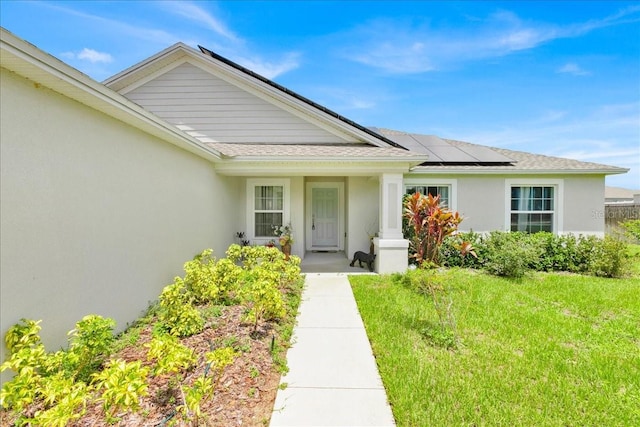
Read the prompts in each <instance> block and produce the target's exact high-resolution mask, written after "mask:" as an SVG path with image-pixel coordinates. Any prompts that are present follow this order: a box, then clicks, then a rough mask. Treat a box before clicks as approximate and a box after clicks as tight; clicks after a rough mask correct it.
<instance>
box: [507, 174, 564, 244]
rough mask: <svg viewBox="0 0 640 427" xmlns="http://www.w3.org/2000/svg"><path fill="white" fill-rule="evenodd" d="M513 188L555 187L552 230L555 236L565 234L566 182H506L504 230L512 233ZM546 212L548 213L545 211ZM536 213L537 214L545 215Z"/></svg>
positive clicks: (516, 179)
mask: <svg viewBox="0 0 640 427" xmlns="http://www.w3.org/2000/svg"><path fill="white" fill-rule="evenodd" d="M511 187H554V191H553V222H552V225H551V227H552V230H551V232H552V233H553V234H562V233H563V218H564V180H562V179H537V178H535V179H534V178H530V179H527V178H513V179H506V180H505V191H504V200H505V205H504V207H505V214H504V229H505V231H511V214H512V211H511ZM544 212H546V211H544ZM544 212H536V213H544Z"/></svg>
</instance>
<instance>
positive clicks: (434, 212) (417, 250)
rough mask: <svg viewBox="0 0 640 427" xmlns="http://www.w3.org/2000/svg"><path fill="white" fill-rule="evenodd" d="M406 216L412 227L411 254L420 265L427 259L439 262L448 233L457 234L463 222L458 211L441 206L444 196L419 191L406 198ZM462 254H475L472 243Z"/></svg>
mask: <svg viewBox="0 0 640 427" xmlns="http://www.w3.org/2000/svg"><path fill="white" fill-rule="evenodd" d="M404 218H406V219H407V221H408V226H409V227H410V228H411V231H412V233H411V235H410V236H409V237H410V244H411V252H412V254H411V256H412V257H413V258H415V260H416V262H417V263H418V265H422V264H423V263H424V262H427V263H432V264H436V265H438V264H439V259H440V247H441V246H442V243H443V241H444V239H445V238H446V237H447V236H451V235H453V234H454V233H455V232H456V231H457V230H458V225H459V224H460V223H461V222H462V217H461V216H460V215H459V214H458V212H452V211H450V210H449V209H447V208H446V207H443V206H440V195H437V196H435V197H434V196H433V195H431V194H429V195H427V196H423V195H422V194H420V193H419V192H416V193H414V194H413V195H409V196H407V197H406V198H405V203H404ZM460 250H461V253H464V254H465V255H466V254H475V253H474V252H473V247H472V246H470V244H469V243H466V242H465V243H463V244H462V246H461V247H460Z"/></svg>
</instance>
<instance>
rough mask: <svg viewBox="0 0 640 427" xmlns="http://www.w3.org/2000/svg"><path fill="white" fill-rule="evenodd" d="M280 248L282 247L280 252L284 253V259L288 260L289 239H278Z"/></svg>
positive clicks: (289, 251)
mask: <svg viewBox="0 0 640 427" xmlns="http://www.w3.org/2000/svg"><path fill="white" fill-rule="evenodd" d="M280 248H281V249H282V253H283V254H284V259H286V260H288V259H289V257H290V256H291V240H290V239H280Z"/></svg>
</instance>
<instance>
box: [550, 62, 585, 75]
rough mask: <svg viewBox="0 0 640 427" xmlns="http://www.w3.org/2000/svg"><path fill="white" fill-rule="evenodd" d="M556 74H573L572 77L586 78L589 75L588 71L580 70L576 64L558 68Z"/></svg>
mask: <svg viewBox="0 0 640 427" xmlns="http://www.w3.org/2000/svg"><path fill="white" fill-rule="evenodd" d="M556 72H558V73H567V74H573V75H574V76H588V75H590V74H591V73H590V72H589V71H586V70H584V69H582V68H581V67H580V66H579V65H578V64H575V63H573V62H569V63H567V64H564V65H563V66H562V67H560V68H558V70H557V71H556Z"/></svg>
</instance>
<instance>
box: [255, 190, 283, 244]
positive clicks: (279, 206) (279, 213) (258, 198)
mask: <svg viewBox="0 0 640 427" xmlns="http://www.w3.org/2000/svg"><path fill="white" fill-rule="evenodd" d="M288 198H289V196H288V180H274V179H264V180H258V179H250V180H247V211H248V212H247V228H248V230H249V234H250V235H251V237H253V238H256V239H266V240H271V239H273V238H275V237H274V234H273V227H274V226H278V227H279V226H281V225H284V224H286V223H287V217H288Z"/></svg>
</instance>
